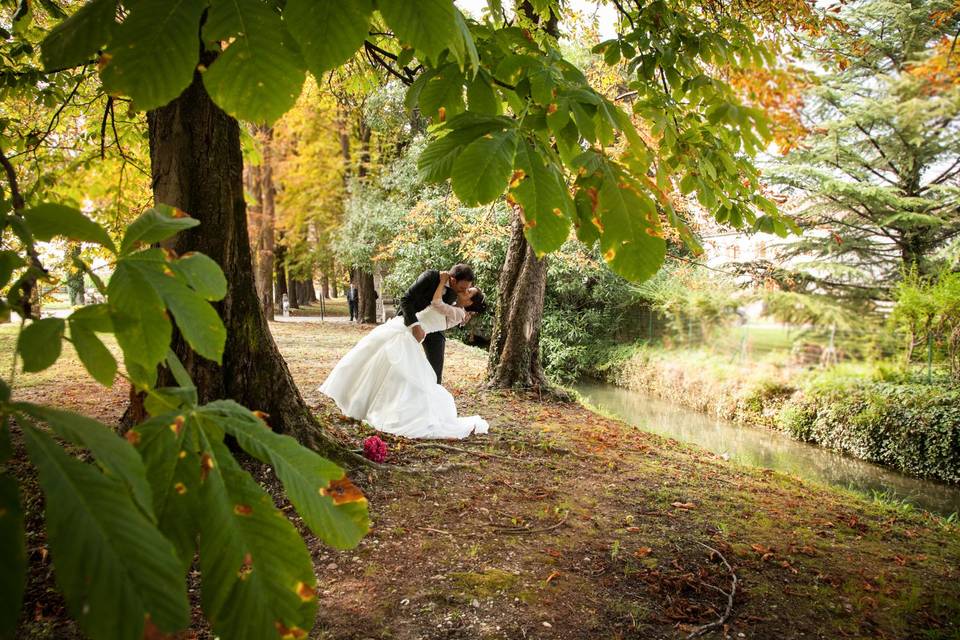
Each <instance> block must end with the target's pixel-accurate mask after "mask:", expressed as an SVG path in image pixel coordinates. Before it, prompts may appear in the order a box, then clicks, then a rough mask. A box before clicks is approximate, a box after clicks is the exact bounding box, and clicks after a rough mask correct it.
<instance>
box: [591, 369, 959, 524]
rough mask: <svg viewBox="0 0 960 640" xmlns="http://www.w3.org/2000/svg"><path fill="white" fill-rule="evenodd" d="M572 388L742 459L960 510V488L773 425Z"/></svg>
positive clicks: (608, 389) (639, 420)
mask: <svg viewBox="0 0 960 640" xmlns="http://www.w3.org/2000/svg"><path fill="white" fill-rule="evenodd" d="M575 388H576V390H577V391H578V392H579V393H580V395H581V396H583V398H584V400H585V401H586V402H587V404H588V405H591V406H593V407H597V408H599V409H601V410H602V411H604V412H606V413H608V414H611V415H615V416H617V417H619V418H621V419H622V420H624V421H626V422H628V423H630V424H633V425H636V426H637V427H640V428H641V429H643V430H645V431H651V432H653V433H657V434H659V435H662V436H666V437H669V438H673V439H675V440H680V441H682V442H691V443H693V444H696V445H699V446H701V447H703V448H704V449H708V450H710V451H713V452H714V453H717V454H720V455H726V456H728V457H729V459H730V460H734V461H736V462H739V463H741V464H746V465H750V466H754V467H763V468H766V469H775V470H777V471H783V472H786V473H789V474H792V475H795V476H798V477H801V478H805V479H808V480H815V481H818V482H825V483H829V484H831V485H835V486H839V487H844V488H847V489H852V490H854V491H858V492H860V493H864V494H867V495H871V494H872V493H873V492H884V493H887V494H890V495H893V496H894V497H896V498H899V499H902V500H906V501H908V502H910V503H912V504H914V505H916V506H918V507H922V508H924V509H927V510H929V511H933V512H935V513H939V514H941V515H949V514H951V513H954V512H958V511H960V487H955V486H950V485H946V484H941V483H938V482H931V481H927V480H919V479H917V478H912V477H910V476H905V475H903V474H900V473H897V472H895V471H891V470H890V469H887V468H885V467H881V466H879V465H875V464H871V463H869V462H864V461H863V460H857V459H856V458H850V457H848V456H844V455H841V454H839V453H836V452H834V451H830V450H828V449H823V448H821V447H817V446H814V445H810V444H807V443H804V442H798V441H797V440H794V439H792V438H790V437H789V436H788V435H786V434H783V433H780V432H777V431H774V430H771V429H760V428H754V427H746V426H741V425H738V424H735V423H733V422H728V421H726V420H719V419H717V418H713V417H711V416H709V415H706V414H703V413H699V412H697V411H693V410H691V409H687V408H685V407H681V406H680V405H678V404H675V403H673V402H669V401H666V400H661V399H659V398H655V397H652V396H649V395H646V394H644V393H639V392H637V391H630V390H628V389H622V388H620V387H615V386H613V385H609V384H595V383H583V384H579V385H577V386H576V387H575Z"/></svg>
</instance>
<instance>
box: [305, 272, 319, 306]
mask: <svg viewBox="0 0 960 640" xmlns="http://www.w3.org/2000/svg"><path fill="white" fill-rule="evenodd" d="M303 291H304V294H305V295H306V301H307V304H312V303H314V302H316V301H317V288H316V286H314V284H313V274H311V275H310V277H309V278H307V279H306V280H304V282H303Z"/></svg>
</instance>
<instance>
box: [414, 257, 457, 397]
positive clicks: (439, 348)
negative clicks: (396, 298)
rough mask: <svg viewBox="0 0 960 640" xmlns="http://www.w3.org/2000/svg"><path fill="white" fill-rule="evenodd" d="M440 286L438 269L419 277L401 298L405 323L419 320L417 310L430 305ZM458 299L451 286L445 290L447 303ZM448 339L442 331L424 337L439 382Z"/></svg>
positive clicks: (424, 344) (444, 299)
mask: <svg viewBox="0 0 960 640" xmlns="http://www.w3.org/2000/svg"><path fill="white" fill-rule="evenodd" d="M438 286H440V272H439V271H437V270H436V269H430V270H428V271H424V272H423V273H421V274H420V277H419V278H417V281H416V282H414V283H413V284H412V285H411V286H410V288H409V289H407V292H406V293H404V294H403V296H401V298H400V313H402V314H403V323H404V324H405V325H407V326H408V327H409V326H410V325H412V324H413V323H414V322H416V321H417V312H418V311H423V310H424V309H426V308H427V307H429V306H430V301H431V300H433V294H434V292H435V291H436V290H437V287H438ZM456 299H457V293H456V292H455V291H454V290H453V289H450V288H447V290H446V291H444V292H443V301H444V302H446V303H447V304H453V303H454V302H455V301H456ZM446 344H447V339H446V338H445V337H444V335H443V332H442V331H435V332H433V333H428V334H427V337H426V338H424V339H423V350H424V351H425V352H426V353H427V361H428V362H430V366H431V367H433V370H434V371H436V372H437V384H440V379H441V378H442V377H443V351H444V349H445V348H446Z"/></svg>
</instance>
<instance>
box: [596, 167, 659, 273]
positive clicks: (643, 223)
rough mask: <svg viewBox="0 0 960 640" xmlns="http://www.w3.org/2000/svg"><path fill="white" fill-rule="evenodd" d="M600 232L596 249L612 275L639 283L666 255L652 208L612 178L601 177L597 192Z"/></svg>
mask: <svg viewBox="0 0 960 640" xmlns="http://www.w3.org/2000/svg"><path fill="white" fill-rule="evenodd" d="M599 203H600V219H601V221H602V223H603V232H602V233H601V235H600V250H601V251H602V252H603V258H604V260H606V262H607V264H608V265H610V268H611V269H613V271H614V272H616V273H618V274H620V275H621V276H623V277H624V278H626V279H628V280H632V281H634V282H641V281H643V280H646V279H647V278H649V277H650V276H652V275H653V274H655V273H656V272H657V271H658V270H659V269H660V265H662V264H663V260H664V257H665V256H666V242H665V241H664V239H663V232H662V231H661V230H660V222H659V218H658V217H657V209H656V205H655V204H654V203H653V201H652V200H650V199H649V198H648V197H647V196H645V195H641V194H640V193H639V192H638V191H637V190H636V189H635V188H634V187H633V186H632V185H630V184H625V185H622V186H621V184H620V181H619V180H618V179H617V177H616V176H613V175H608V176H606V177H605V178H604V181H603V186H602V187H601V188H600V193H599Z"/></svg>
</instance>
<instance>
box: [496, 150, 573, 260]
mask: <svg viewBox="0 0 960 640" xmlns="http://www.w3.org/2000/svg"><path fill="white" fill-rule="evenodd" d="M514 161H515V163H516V167H517V168H518V169H520V170H521V171H522V172H523V176H522V177H521V178H519V183H516V184H515V186H514V187H513V188H512V190H511V193H512V194H513V197H514V199H515V200H516V201H517V202H518V203H519V204H520V206H521V208H522V215H523V231H524V234H525V235H526V236H527V240H529V241H530V245H531V246H532V247H533V249H534V251H535V252H536V253H537V255H543V254H545V253H549V252H551V251H555V250H557V249H559V248H560V246H561V245H562V244H563V243H564V242H565V241H566V239H567V237H568V236H569V235H570V218H569V217H568V214H569V213H570V210H571V208H572V207H571V205H572V203H571V202H570V196H569V195H568V194H567V192H566V186H565V185H564V183H563V180H562V178H561V177H560V173H559V172H558V171H557V170H556V168H555V167H553V166H548V165H547V164H546V163H545V162H544V158H543V155H542V154H541V153H540V152H539V151H538V150H537V149H536V148H535V147H534V146H533V145H532V144H530V142H526V141H525V142H523V143H522V144H520V145H519V147H518V148H517V154H516V158H515V160H514Z"/></svg>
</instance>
